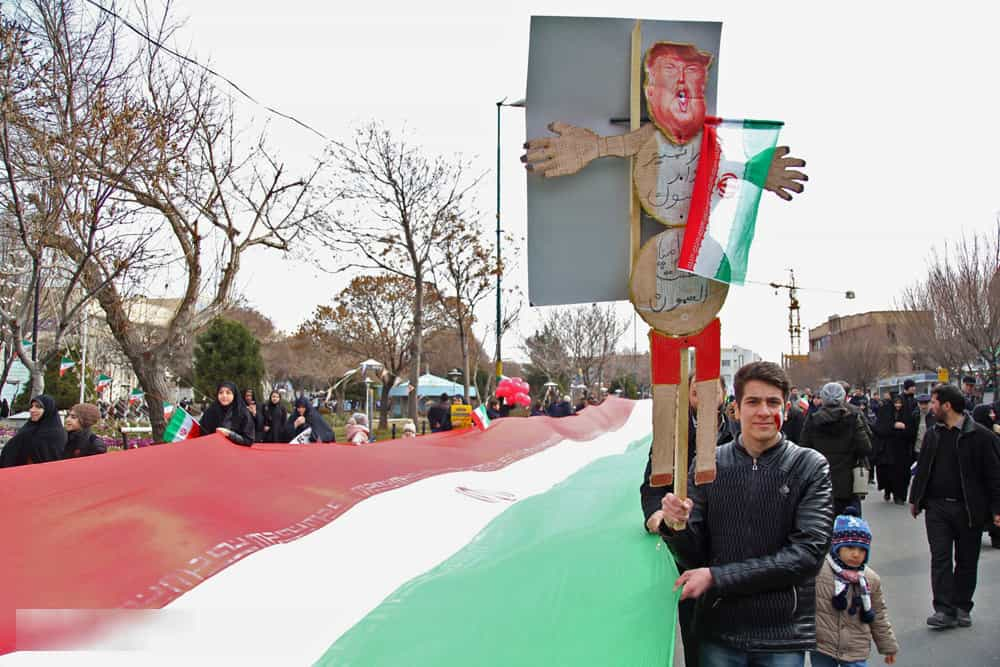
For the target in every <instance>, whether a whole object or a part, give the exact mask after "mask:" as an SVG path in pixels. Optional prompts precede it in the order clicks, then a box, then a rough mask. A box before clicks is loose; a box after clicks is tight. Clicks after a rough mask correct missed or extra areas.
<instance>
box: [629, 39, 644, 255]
mask: <svg viewBox="0 0 1000 667" xmlns="http://www.w3.org/2000/svg"><path fill="white" fill-rule="evenodd" d="M629 72H630V81H629V130H631V131H632V132H635V131H636V130H638V129H639V124H640V121H641V116H640V109H641V105H640V101H641V100H642V26H641V22H640V21H636V22H635V27H634V28H632V56H631V62H630V68H629ZM634 173H635V157H630V158H629V162H628V178H629V181H628V182H629V188H628V191H629V200H628V201H629V206H628V213H629V234H630V235H629V239H630V250H631V252H632V255H631V257H632V263H631V266H632V267H633V268H635V260H636V259H637V258H638V257H639V249H640V247H641V236H640V229H641V225H640V220H641V214H642V207H641V205H640V204H639V197H638V195H637V194H636V192H635V183H634V182H633V176H632V175H633V174H634Z"/></svg>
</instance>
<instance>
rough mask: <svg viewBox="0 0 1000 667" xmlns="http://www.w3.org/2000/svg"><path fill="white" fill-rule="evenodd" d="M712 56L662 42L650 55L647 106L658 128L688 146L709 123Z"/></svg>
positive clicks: (685, 45) (648, 55)
mask: <svg viewBox="0 0 1000 667" xmlns="http://www.w3.org/2000/svg"><path fill="white" fill-rule="evenodd" d="M711 64H712V55H711V54H710V53H707V52H705V51H699V50H698V49H697V48H695V47H694V46H693V45H691V44H675V43H673V42H658V43H657V44H654V45H653V46H652V47H650V49H649V50H648V51H647V52H646V87H645V93H646V104H647V107H648V109H649V116H650V118H651V119H652V120H653V122H654V123H656V126H657V127H658V128H660V130H661V131H662V132H663V133H664V134H665V135H666V137H667V138H668V139H670V141H672V142H673V143H675V144H678V145H680V144H685V143H687V142H688V141H690V140H691V137H693V136H694V135H696V134H697V133H698V132H700V131H701V127H702V125H703V124H704V122H705V82H706V80H707V79H708V68H709V66H710V65H711Z"/></svg>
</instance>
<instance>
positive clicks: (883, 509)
mask: <svg viewBox="0 0 1000 667" xmlns="http://www.w3.org/2000/svg"><path fill="white" fill-rule="evenodd" d="M863 513H864V516H865V519H867V520H868V522H869V523H870V524H871V527H872V533H873V534H874V540H873V547H872V554H873V557H872V566H873V567H874V568H875V570H876V571H877V572H878V573H879V574H880V575H882V585H883V587H884V588H885V591H886V596H887V599H888V604H889V613H890V616H891V618H892V624H893V626H894V627H895V629H896V638H897V639H898V640H899V644H900V654H899V659H898V661H897V662H896V664H897V665H899V666H900V667H942V666H949V667H951V666H953V667H958V666H960V665H961V666H963V667H965V666H968V667H980V666H983V667H986V666H992V665H1000V549H994V548H993V547H992V546H990V542H989V536H988V535H986V534H985V533H984V534H983V551H982V555H981V556H980V559H979V585H978V587H977V588H976V596H975V602H976V608H975V609H973V611H972V623H973V624H972V627H971V628H956V629H954V630H944V631H941V630H931V629H930V628H928V627H927V624H926V623H925V621H926V619H927V616H928V615H929V614H930V613H931V606H930V605H931V580H930V553H929V551H928V548H927V539H926V534H925V532H924V517H923V515H921V516H920V517H919V518H918V519H917V520H914V519H912V518H911V517H910V513H909V507H908V506H899V505H893V504H891V503H886V502H883V501H882V498H881V496H869V497H868V500H867V501H866V502H865V504H864V509H863ZM871 663H872V665H873V667H874V665H876V664H884V663H883V662H882V660H881V659H879V660H878V662H877V663H876V662H875V661H874V660H872V661H871Z"/></svg>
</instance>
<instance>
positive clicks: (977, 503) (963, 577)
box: [910, 385, 1000, 628]
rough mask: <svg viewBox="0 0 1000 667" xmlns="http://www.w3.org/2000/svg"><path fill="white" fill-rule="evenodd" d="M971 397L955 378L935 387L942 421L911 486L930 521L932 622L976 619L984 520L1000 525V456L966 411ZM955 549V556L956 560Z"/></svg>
mask: <svg viewBox="0 0 1000 667" xmlns="http://www.w3.org/2000/svg"><path fill="white" fill-rule="evenodd" d="M965 408H966V404H965V396H963V395H962V392H961V391H959V389H958V387H955V386H954V385H938V386H936V387H934V389H933V390H932V391H931V412H933V413H934V416H935V418H936V419H937V423H936V424H934V427H933V428H931V429H929V430H928V431H927V434H926V435H925V436H924V441H923V443H922V445H921V447H920V458H919V459H918V460H917V471H916V475H915V476H914V478H913V484H912V486H911V488H910V513H911V514H912V515H913V518H914V519H916V518H917V516H919V515H920V512H921V511H923V510H926V514H925V515H924V516H925V518H924V522H925V525H926V528H927V542H928V544H929V545H930V548H931V592H932V593H933V595H934V600H933V604H934V613H933V614H932V615H931V616H930V617H928V619H927V625H929V626H931V627H933V628H954V627H955V626H961V627H969V626H970V625H972V617H971V615H970V612H971V611H972V595H973V593H975V591H976V575H977V570H978V569H979V550H980V548H981V547H982V534H983V525H984V524H985V523H986V521H987V520H988V519H992V522H993V525H995V526H1000V458H998V456H997V449H996V443H995V438H996V436H995V435H994V434H992V433H990V432H989V431H988V430H987V429H985V428H983V427H982V426H981V425H979V424H977V423H976V422H975V421H973V420H972V418H971V417H968V416H967V415H966V414H965ZM952 554H954V561H953V560H952Z"/></svg>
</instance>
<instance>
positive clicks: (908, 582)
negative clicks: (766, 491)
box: [674, 487, 1000, 667]
mask: <svg viewBox="0 0 1000 667" xmlns="http://www.w3.org/2000/svg"><path fill="white" fill-rule="evenodd" d="M873 488H874V487H873ZM863 513H864V518H865V519H867V520H868V522H869V523H870V524H871V527H872V532H873V534H874V541H873V546H872V561H871V564H872V567H874V568H875V570H876V571H877V572H878V573H879V574H880V575H881V576H882V585H883V587H884V589H885V592H886V598H887V601H888V605H889V614H890V617H891V619H892V624H893V627H894V628H895V630H896V638H897V639H898V640H899V644H900V653H899V656H898V659H897V661H896V665H897V666H898V667H992V666H1000V549H994V548H993V547H992V546H990V541H989V536H988V535H986V534H985V533H984V534H983V551H982V555H981V556H980V559H979V585H978V587H977V588H976V597H975V602H976V608H975V609H974V610H973V611H972V622H973V625H972V627H971V628H956V629H954V630H943V631H941V630H931V629H930V628H928V627H927V624H926V623H925V621H926V619H927V616H928V615H929V614H930V613H931V581H930V554H929V551H928V548H927V539H926V535H925V533H924V517H923V515H921V516H920V517H919V519H917V520H914V519H912V518H911V517H910V513H909V508H908V506H899V505H893V504H891V503H886V502H883V501H882V498H881V495H878V496H870V497H869V498H868V499H867V500H866V501H865V504H864V509H863ZM872 651H873V655H872V657H871V659H870V660H869V664H870V665H871V666H872V667H877V665H884V664H885V663H884V662H883V661H882V658H881V657H880V656H877V655H874V647H873V649H872ZM683 664H684V656H683V654H682V653H681V650H680V635H679V633H678V636H677V650H676V651H675V652H674V665H676V666H678V667H680V666H681V665H683ZM807 664H808V663H807Z"/></svg>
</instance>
